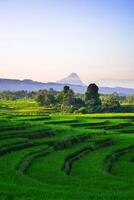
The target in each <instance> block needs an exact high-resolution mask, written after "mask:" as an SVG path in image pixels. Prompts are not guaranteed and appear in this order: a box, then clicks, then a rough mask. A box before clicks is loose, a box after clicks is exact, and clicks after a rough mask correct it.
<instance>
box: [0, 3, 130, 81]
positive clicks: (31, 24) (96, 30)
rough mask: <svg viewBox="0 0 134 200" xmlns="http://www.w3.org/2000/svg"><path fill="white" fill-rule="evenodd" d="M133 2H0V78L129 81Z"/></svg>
mask: <svg viewBox="0 0 134 200" xmlns="http://www.w3.org/2000/svg"><path fill="white" fill-rule="evenodd" d="M133 52H134V1H133V0H77V1H76V0H66V1H65V0H63V1H62V0H23V1H19V0H1V1H0V77H2V78H19V79H24V78H31V79H34V80H39V81H44V82H46V81H55V80H58V79H60V78H62V77H64V76H66V75H67V74H69V73H71V72H76V73H78V74H79V75H80V76H81V77H82V79H83V80H84V81H85V82H86V83H88V82H90V81H96V80H103V79H121V80H122V79H123V80H124V79H127V80H132V79H134V56H133Z"/></svg>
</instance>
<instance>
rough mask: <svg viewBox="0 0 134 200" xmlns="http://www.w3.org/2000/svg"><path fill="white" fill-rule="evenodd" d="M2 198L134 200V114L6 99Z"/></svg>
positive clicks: (1, 119)
mask: <svg viewBox="0 0 134 200" xmlns="http://www.w3.org/2000/svg"><path fill="white" fill-rule="evenodd" d="M0 199H1V200H45V199H46V200H48V199H50V200H72V199H78V200H81V199H82V200H87V199H91V200H101V199H102V200H113V199H118V200H125V199H127V200H132V199H134V114H133V113H126V114H124V113H109V114H106V113H105V114H104V113H100V114H85V115H84V114H58V113H55V112H54V110H51V109H48V108H47V109H45V108H44V107H41V106H38V104H37V103H36V102H35V101H33V100H16V101H5V100H1V102H0Z"/></svg>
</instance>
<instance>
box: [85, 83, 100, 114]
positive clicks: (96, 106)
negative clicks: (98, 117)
mask: <svg viewBox="0 0 134 200" xmlns="http://www.w3.org/2000/svg"><path fill="white" fill-rule="evenodd" d="M98 91H99V88H98V86H97V85H96V84H94V83H93V84H90V85H89V86H88V88H87V91H86V93H85V103H86V106H87V110H88V112H89V113H93V112H100V111H101V100H100V96H99V93H98Z"/></svg>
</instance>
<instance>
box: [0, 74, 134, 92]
mask: <svg viewBox="0 0 134 200" xmlns="http://www.w3.org/2000/svg"><path fill="white" fill-rule="evenodd" d="M65 85H68V86H70V88H71V89H73V90H74V91H75V92H77V93H84V92H85V91H86V88H87V86H86V85H85V84H84V83H83V82H82V81H81V80H80V78H79V76H78V75H77V74H75V73H72V74H71V75H69V76H68V77H67V78H65V79H62V80H60V81H57V82H48V83H42V82H38V81H33V80H29V79H24V80H16V79H0V91H7V90H10V91H17V90H28V91H35V90H40V89H47V90H48V89H50V88H53V89H54V90H56V91H61V90H62V89H63V87H64V86H65ZM99 92H100V93H102V94H111V93H114V92H117V93H118V94H120V95H134V89H132V88H123V87H115V88H112V87H99Z"/></svg>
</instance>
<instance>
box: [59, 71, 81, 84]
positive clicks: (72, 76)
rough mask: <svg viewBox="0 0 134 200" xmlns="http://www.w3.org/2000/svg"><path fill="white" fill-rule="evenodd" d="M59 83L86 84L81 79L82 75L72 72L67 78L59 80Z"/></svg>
mask: <svg viewBox="0 0 134 200" xmlns="http://www.w3.org/2000/svg"><path fill="white" fill-rule="evenodd" d="M57 83H62V84H71V85H81V86H85V84H84V83H83V82H82V81H81V79H80V77H79V76H78V75H77V74H76V73H71V74H70V75H69V76H67V77H66V78H63V79H61V80H59V81H57Z"/></svg>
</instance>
